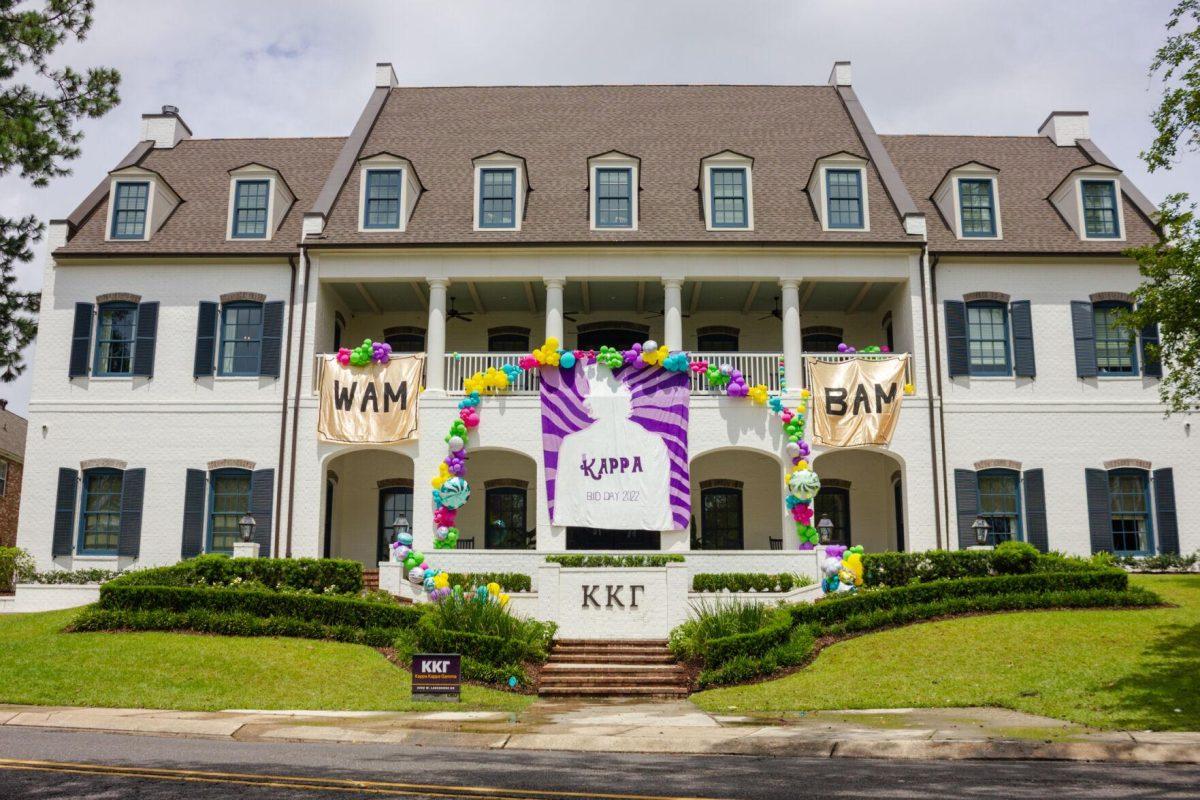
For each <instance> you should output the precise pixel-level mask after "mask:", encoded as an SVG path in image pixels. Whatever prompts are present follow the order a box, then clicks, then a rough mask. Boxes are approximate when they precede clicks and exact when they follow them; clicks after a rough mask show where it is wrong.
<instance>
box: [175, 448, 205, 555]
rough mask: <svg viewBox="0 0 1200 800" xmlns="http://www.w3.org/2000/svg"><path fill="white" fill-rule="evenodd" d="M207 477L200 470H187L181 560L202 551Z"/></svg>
mask: <svg viewBox="0 0 1200 800" xmlns="http://www.w3.org/2000/svg"><path fill="white" fill-rule="evenodd" d="M207 484H208V476H207V475H206V474H205V472H204V470H202V469H189V470H188V471H187V481H186V483H185V484H184V490H183V545H182V547H181V548H180V556H181V557H182V558H194V557H195V556H198V555H200V553H202V552H203V551H204V502H205V500H206V499H207V497H206V495H207V491H206V489H207Z"/></svg>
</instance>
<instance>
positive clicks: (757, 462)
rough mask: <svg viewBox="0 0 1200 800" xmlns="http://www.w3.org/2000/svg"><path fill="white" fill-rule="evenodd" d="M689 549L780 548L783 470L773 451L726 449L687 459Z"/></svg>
mask: <svg viewBox="0 0 1200 800" xmlns="http://www.w3.org/2000/svg"><path fill="white" fill-rule="evenodd" d="M691 482H692V521H691V540H692V541H691V547H692V549H693V550H779V549H782V547H783V541H784V536H783V530H784V529H783V472H782V467H781V465H780V462H779V460H778V459H777V458H775V457H774V456H773V455H771V454H769V453H766V452H763V451H762V450H754V449H750V448H725V449H722V450H716V451H710V452H708V453H704V454H703V455H699V456H697V457H695V458H693V459H692V462H691Z"/></svg>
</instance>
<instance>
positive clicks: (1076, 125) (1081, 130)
mask: <svg viewBox="0 0 1200 800" xmlns="http://www.w3.org/2000/svg"><path fill="white" fill-rule="evenodd" d="M1038 135H1039V136H1049V137H1050V138H1051V139H1053V140H1054V143H1055V144H1056V145H1058V146H1059V147H1074V146H1075V143H1076V142H1077V141H1079V140H1080V139H1091V138H1092V135H1091V126H1090V125H1089V124H1088V112H1086V111H1051V112H1050V116H1048V117H1046V121H1045V122H1043V123H1042V126H1041V127H1040V128H1038Z"/></svg>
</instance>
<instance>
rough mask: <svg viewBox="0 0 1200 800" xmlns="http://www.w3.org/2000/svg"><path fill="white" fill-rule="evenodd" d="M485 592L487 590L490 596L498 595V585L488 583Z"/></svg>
mask: <svg viewBox="0 0 1200 800" xmlns="http://www.w3.org/2000/svg"><path fill="white" fill-rule="evenodd" d="M487 590H488V594H490V595H498V594H500V584H498V583H494V582H493V583H489V584H488V585H487Z"/></svg>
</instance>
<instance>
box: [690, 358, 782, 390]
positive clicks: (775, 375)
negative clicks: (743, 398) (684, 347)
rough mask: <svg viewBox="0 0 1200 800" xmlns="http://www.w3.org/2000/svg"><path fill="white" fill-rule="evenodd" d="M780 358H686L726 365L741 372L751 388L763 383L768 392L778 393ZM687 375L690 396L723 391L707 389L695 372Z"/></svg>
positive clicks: (702, 379) (701, 377)
mask: <svg viewBox="0 0 1200 800" xmlns="http://www.w3.org/2000/svg"><path fill="white" fill-rule="evenodd" d="M782 357H783V356H782V354H781V353H688V358H690V359H691V360H692V361H707V362H708V363H709V364H716V365H717V366H721V365H722V364H728V365H729V366H731V367H733V368H734V369H736V370H741V372H742V375H743V376H744V377H745V378H746V383H748V384H750V385H751V386H753V385H754V384H756V383H765V384H766V385H767V391H769V392H778V391H779V359H780V358H782ZM689 375H690V376H691V378H690V383H691V390H692V394H722V393H724V391H725V390H724V389H709V388H708V382H707V381H705V380H704V376H703V375H701V374H699V373H697V372H692V373H689Z"/></svg>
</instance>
